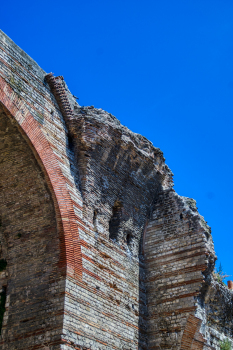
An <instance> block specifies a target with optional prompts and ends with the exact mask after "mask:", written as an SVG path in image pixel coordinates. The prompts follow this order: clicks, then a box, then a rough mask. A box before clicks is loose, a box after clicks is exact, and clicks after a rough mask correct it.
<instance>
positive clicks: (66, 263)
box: [0, 77, 82, 279]
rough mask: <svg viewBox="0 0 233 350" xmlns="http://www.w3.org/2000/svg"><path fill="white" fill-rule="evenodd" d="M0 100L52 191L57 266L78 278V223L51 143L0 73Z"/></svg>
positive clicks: (79, 274) (80, 274)
mask: <svg viewBox="0 0 233 350" xmlns="http://www.w3.org/2000/svg"><path fill="white" fill-rule="evenodd" d="M0 103H1V104H2V106H3V109H4V111H5V112H6V114H7V115H8V116H9V117H10V118H14V120H15V122H16V124H17V126H18V129H19V131H20V132H21V134H22V135H23V136H24V138H26V140H27V142H28V144H29V146H30V147H31V149H32V151H33V153H34V156H35V157H36V159H37V161H38V162H39V164H40V165H41V168H42V170H44V175H45V178H46V180H47V184H48V187H49V188H50V190H51V193H52V197H53V201H54V207H55V211H56V216H57V221H58V226H59V231H60V235H61V237H60V240H61V247H60V261H59V266H60V267H61V268H64V269H65V268H66V274H68V275H70V276H72V277H75V278H78V279H81V277H82V258H81V246H80V242H79V235H78V225H77V223H76V218H75V213H74V208H73V205H72V200H71V197H70V193H69V191H68V189H67V186H66V181H65V178H64V175H63V173H62V171H61V168H60V166H59V163H58V161H57V159H56V157H55V154H54V153H53V150H52V148H51V146H50V143H49V141H48V140H47V139H46V137H45V136H44V134H43V132H42V130H41V128H40V124H39V123H38V122H37V121H36V120H35V119H34V118H33V116H32V115H31V113H30V112H29V110H28V109H27V107H26V105H25V103H24V102H23V101H22V100H21V99H20V98H19V97H18V95H17V94H16V93H15V92H14V91H13V89H12V88H11V87H10V86H9V84H8V83H7V82H6V81H5V80H4V79H3V78H2V77H0Z"/></svg>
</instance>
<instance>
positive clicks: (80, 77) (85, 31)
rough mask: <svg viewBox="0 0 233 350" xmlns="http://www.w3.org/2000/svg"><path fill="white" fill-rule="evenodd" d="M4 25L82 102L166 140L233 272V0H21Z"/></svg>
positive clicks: (180, 183)
mask: <svg viewBox="0 0 233 350" xmlns="http://www.w3.org/2000/svg"><path fill="white" fill-rule="evenodd" d="M1 29H2V30H3V31H4V32H5V33H6V34H7V35H9V36H10V37H11V39H13V40H14V41H15V42H16V43H17V44H18V45H19V46H20V47H21V48H22V49H23V50H25V51H26V52H27V53H28V54H29V55H30V56H31V57H32V58H33V59H35V60H36V61H37V62H38V64H39V65H40V66H41V67H42V68H43V69H44V70H45V71H47V72H51V71H52V72H54V73H55V75H63V76H64V78H65V80H66V82H67V84H68V86H69V88H70V90H71V91H72V93H73V94H74V95H76V96H78V97H79V103H80V104H81V105H94V106H95V107H97V108H103V109H105V110H107V111H108V112H111V113H112V114H113V115H115V116H116V117H117V118H118V119H120V121H121V122H122V124H124V125H126V126H127V127H129V128H130V129H131V130H133V131H135V132H138V133H141V134H142V135H144V136H146V137H147V138H148V139H149V140H151V141H152V142H153V144H154V145H155V146H156V147H159V148H161V150H162V151H163V152H164V155H165V158H166V162H167V164H168V166H169V167H170V168H171V169H172V171H173V173H174V174H175V176H174V181H175V190H176V191H177V192H178V193H179V194H180V195H183V196H187V197H192V198H194V199H196V200H197V206H198V208H199V212H200V213H201V214H202V215H203V216H204V217H205V219H206V220H207V221H208V224H209V225H210V226H211V227H212V233H213V238H214V242H215V250H216V252H217V255H218V258H219V261H220V262H221V263H222V265H223V269H224V271H225V272H227V273H228V274H230V275H233V258H232V255H231V253H232V247H233V234H232V209H233V186H232V174H233V164H232V153H233V138H232V129H233V122H232V117H233V1H232V0H188V1H187V0H145V1H137V0H125V1H122V0H117V1H116V0H110V1H109V0H108V1H107V0H98V1H89V0H82V1H70V0H67V1H60V0H58V1H44V0H41V1H39V2H38V1H23V2H19V1H15V0H13V1H11V2H10V3H9V2H8V3H7V2H6V1H5V2H3V3H2V4H1ZM232 278H233V276H232Z"/></svg>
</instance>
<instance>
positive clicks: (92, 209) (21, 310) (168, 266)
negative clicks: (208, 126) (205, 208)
mask: <svg viewBox="0 0 233 350" xmlns="http://www.w3.org/2000/svg"><path fill="white" fill-rule="evenodd" d="M0 41H1V42H0V44H1V45H0V46H1V48H0V102H1V103H2V105H3V106H4V107H3V108H4V113H5V116H7V118H8V119H6V120H7V121H8V120H9V121H10V123H12V121H13V124H12V125H13V126H12V127H14V128H15V129H14V130H15V131H14V132H12V134H15V135H18V136H17V142H19V143H20V142H21V141H22V142H21V143H20V144H22V145H23V144H24V147H25V154H26V155H27V157H23V156H22V154H19V155H17V156H15V159H17V161H15V162H14V164H15V168H14V169H15V170H14V171H15V176H14V179H20V174H21V173H20V165H19V164H21V165H22V166H23V169H24V170H26V169H27V168H28V167H29V165H28V163H27V162H29V160H30V159H31V161H30V162H31V163H30V166H31V167H32V168H33V169H32V171H24V172H23V173H24V175H25V176H26V175H27V176H28V183H29V186H30V183H31V181H32V180H30V176H31V178H36V179H38V180H37V181H36V182H35V188H37V187H36V186H42V185H43V186H44V187H43V186H42V187H43V190H42V187H41V189H40V190H39V189H38V193H42V192H43V193H44V194H46V195H45V196H44V195H43V194H42V195H41V196H39V198H38V200H37V199H36V198H37V197H36V195H35V197H33V199H32V198H30V200H31V202H30V201H27V198H28V193H30V191H29V190H27V189H28V187H26V186H25V191H26V193H25V194H24V193H23V192H22V193H21V194H20V193H19V195H18V198H21V200H20V201H19V202H16V200H15V199H14V200H13V202H12V203H13V206H15V207H17V205H18V208H19V210H18V211H15V213H16V216H17V215H18V216H17V220H19V218H20V215H21V216H22V215H23V214H24V211H25V212H27V211H26V210H27V209H28V210H29V208H30V203H34V204H35V202H37V201H40V203H41V205H40V210H41V211H38V210H37V206H36V204H35V208H34V206H33V208H32V209H33V210H32V216H31V218H30V217H28V216H27V215H25V225H24V226H25V227H30V230H29V229H28V231H30V232H32V233H33V234H32V237H34V238H33V239H34V243H33V242H32V246H33V244H35V245H37V244H38V245H39V246H40V244H41V245H42V246H43V249H42V248H41V249H40V250H39V252H37V251H36V253H35V254H33V255H30V254H28V256H27V259H28V260H27V264H29V262H30V263H31V262H33V256H37V255H36V254H39V253H40V254H41V259H39V258H38V259H36V262H35V265H33V264H31V266H35V269H33V268H32V267H31V269H29V268H28V270H29V271H30V273H31V274H32V276H34V277H33V278H32V279H27V280H26V282H24V278H23V276H21V275H20V274H19V275H18V274H16V275H15V274H12V272H11V271H13V270H12V267H11V266H18V265H17V264H19V260H20V259H21V255H20V254H22V252H21V250H20V249H19V250H18V249H17V248H16V247H17V246H16V245H17V244H18V242H21V241H20V240H21V237H23V234H22V233H21V234H22V236H20V237H19V236H17V237H16V239H15V232H14V230H13V229H12V225H11V224H9V225H10V226H9V233H8V234H5V236H6V238H7V239H9V240H10V241H12V242H13V246H12V249H10V251H12V252H14V254H13V260H12V258H10V255H9V254H8V253H7V251H8V250H9V248H7V244H6V241H5V243H4V244H2V247H3V248H2V251H1V253H0V254H1V257H2V259H3V260H4V261H5V259H6V260H9V263H8V264H7V267H6V270H4V271H3V272H2V273H1V285H2V286H3V287H4V288H3V294H4V295H5V296H6V298H7V299H6V300H5V306H6V312H5V314H4V325H3V333H2V334H3V336H2V338H1V346H2V348H3V349H11V348H12V343H10V342H11V341H15V343H14V344H16V345H17V347H18V349H43V348H44V346H47V347H48V348H49V349H50V350H51V349H53V350H54V349H66V350H67V349H83V350H84V349H183V350H184V349H185V350H186V349H187V350H188V349H206V350H207V349H212V348H213V347H214V348H216V349H218V348H219V339H223V338H224V337H225V336H227V337H228V338H229V339H231V336H232V327H231V322H232V308H231V303H232V292H231V291H229V290H227V289H226V288H225V287H224V286H222V285H218V284H216V282H215V281H214V280H213V276H212V271H213V268H214V262H215V253H214V250H213V244H212V240H211V234H210V229H209V228H208V227H207V225H206V224H205V221H204V220H203V218H202V217H201V216H200V215H199V214H198V212H197V209H196V207H195V205H194V204H195V203H194V201H193V200H189V199H187V198H184V197H179V196H178V195H177V194H176V193H175V192H174V190H173V189H172V185H173V183H172V173H171V171H170V170H169V168H168V167H167V166H166V165H165V163H164V158H163V154H162V152H161V151H160V150H159V149H157V148H155V147H153V145H152V144H151V143H150V142H149V141H148V140H146V139H145V138H144V137H142V136H141V135H138V134H134V133H132V132H131V131H130V130H128V129H127V128H125V127H124V126H122V125H121V124H120V122H119V121H118V120H117V119H116V118H115V117H114V116H112V115H111V114H110V113H107V112H105V111H103V110H101V109H95V108H94V107H83V108H82V107H80V106H79V105H78V104H77V102H76V101H75V98H74V97H73V96H72V94H71V93H70V91H69V90H68V88H67V86H66V84H65V82H64V79H63V78H62V77H54V76H53V75H52V74H46V73H45V72H44V71H43V70H42V69H41V68H40V67H39V66H38V65H37V64H36V63H35V62H34V61H33V60H32V59H31V58H30V57H28V56H27V55H26V54H25V53H24V52H23V51H22V50H21V49H20V48H18V47H17V46H16V45H15V44H14V43H13V42H12V41H11V40H10V39H9V38H8V37H7V36H6V35H5V34H4V33H2V32H0ZM4 118H5V117H4ZM4 120H5V119H4ZM2 125H3V126H1V135H2V136H1V137H2V138H3V139H8V134H7V133H8V131H7V130H8V129H7V128H5V126H4V125H5V124H4V123H3V124H2ZM9 126H11V124H9ZM16 130H17V131H16ZM22 137H23V138H22ZM20 140H21V141H20ZM23 141H24V143H23ZM25 142H26V143H25ZM8 143H10V145H11V149H12V151H11V152H10V153H11V154H12V155H13V154H15V155H16V153H17V152H16V150H17V149H18V147H16V144H17V143H15V142H11V141H9V142H8ZM4 147H6V146H4ZM20 147H21V146H20ZM20 147H19V149H21V148H20ZM4 152H7V149H5V151H4ZM30 152H31V153H30ZM29 154H30V155H31V156H29ZM33 157H34V158H33ZM4 169H7V168H5V167H4ZM4 171H5V170H4ZM36 174H37V175H36ZM4 176H5V177H6V174H5V175H4ZM24 182H25V181H24ZM4 183H5V184H6V187H5V193H7V195H8V192H9V196H10V194H11V188H12V186H14V181H13V182H7V181H6V182H5V181H4ZM20 183H21V187H20V188H21V190H22V191H23V189H22V183H23V182H22V181H21V182H20ZM38 184H40V185H38ZM35 188H34V190H35ZM46 191H47V192H46ZM36 192H37V191H36ZM44 197H45V198H47V201H44V202H43V201H42V199H41V198H44ZM48 198H49V199H48ZM24 201H25V205H24V204H23V203H24ZM41 201H42V202H41ZM17 203H18V204H17ZM46 206H48V208H50V209H45V208H46ZM0 208H1V210H2V211H4V212H5V209H4V208H5V204H4V205H1V207H0ZM25 208H26V209H25ZM43 208H44V209H43ZM38 212H39V213H40V215H39V216H38ZM42 212H43V213H44V214H43V215H42V214H41V213H42ZM23 217H24V216H23ZM36 217H37V218H38V220H39V221H38V223H39V224H38V225H37V229H38V230H37V231H33V222H36V220H37V219H36ZM12 218H13V217H12ZM48 221H49V222H50V226H49V227H50V228H49V230H51V232H50V234H51V237H53V238H49V235H48V237H47V239H48V242H47V241H46V238H42V239H41V238H40V237H44V236H43V232H45V231H43V229H42V228H43V227H48V226H47V224H46V223H48ZM55 224H56V225H55ZM4 225H6V223H5V224H4ZM18 225H19V226H20V225H21V221H20V220H19V221H18ZM27 225H28V226H27ZM30 225H31V226H30ZM55 226H56V229H55ZM5 227H6V226H4V230H5ZM38 227H39V228H38ZM0 229H1V228H0ZM19 234H20V232H19ZM26 237H29V235H28V236H26ZM56 237H57V238H59V240H57V238H56ZM43 239H45V240H44V241H43ZM23 242H24V249H25V250H30V244H31V242H30V240H29V239H28V240H27V241H26V240H25V241H23ZM36 242H38V243H36ZM42 242H44V244H42ZM51 242H53V243H51ZM50 243H51V245H52V247H53V249H51V245H50ZM46 244H47V245H46ZM46 247H47V248H46ZM7 249H8V250H7ZM34 249H35V248H33V252H34ZM30 253H31V250H30ZM38 256H39V255H38ZM25 259H26V257H25ZM51 259H52V263H51V264H50V265H49V267H48V269H47V268H44V270H46V271H50V273H47V274H46V273H43V274H42V275H43V276H41V275H40V274H36V272H35V271H37V269H39V266H41V265H43V264H44V265H45V266H46V264H47V263H48V264H49V262H50V261H51ZM40 264H41V265H40ZM4 268H5V267H4ZM8 268H9V271H10V274H11V275H10V276H12V278H9V272H8V270H7V269H8ZM41 269H42V271H44V270H43V266H42V267H41ZM25 271H26V270H25V269H23V271H22V274H24V273H25ZM33 271H34V272H35V274H34V275H33V273H34V272H33ZM52 271H53V272H52ZM20 273H21V272H20ZM51 275H53V276H57V277H56V283H58V280H59V281H60V282H59V287H58V285H57V288H56V287H54V288H52V287H51V286H52V281H53V279H51V278H50V276H51ZM17 276H18V277H17ZM17 278H18V279H19V280H17ZM35 278H37V279H38V284H39V283H40V281H44V282H45V283H44V284H43V286H44V287H45V289H43V291H41V292H39V290H38V293H37V294H36V296H37V297H38V298H39V300H40V302H41V303H43V300H45V297H44V295H45V294H46V297H47V296H49V295H51V299H49V300H50V301H51V302H50V303H49V304H46V303H44V304H43V307H45V309H46V310H47V309H48V310H50V311H51V310H52V311H51V312H52V315H53V317H52V316H51V314H49V312H50V311H49V312H48V314H49V315H50V316H51V317H50V316H49V315H48V316H46V317H45V316H44V315H42V314H40V313H37V314H36V319H29V320H27V317H26V316H25V315H26V314H27V313H28V312H27V307H23V306H22V305H23V304H21V303H18V302H14V304H11V300H16V299H17V298H18V297H17V295H15V294H14V292H13V291H12V289H11V288H10V286H14V285H15V284H16V283H18V282H19V286H20V282H21V280H22V291H21V289H19V291H20V298H21V293H22V294H23V295H24V294H25V293H26V291H27V290H29V291H30V290H33V288H34V284H35V282H34V283H33V282H32V281H35ZM64 278H65V279H66V281H65V283H64V282H63V280H64ZM23 283H24V284H23ZM20 288H21V287H20ZM46 288H47V289H46ZM46 290H47V291H48V293H47V292H46ZM10 291H11V292H10ZM3 294H2V295H3ZM12 295H13V297H12ZM27 297H28V299H25V300H24V299H22V301H23V303H25V305H27V303H28V305H29V304H30V303H32V305H34V304H33V298H34V293H29V294H28V296H27ZM59 298H60V299H59ZM3 299H4V298H3ZM3 299H2V298H1V300H3ZM17 300H18V299H17ZM46 300H47V299H46ZM221 303H223V304H224V308H223V309H224V315H222V314H221ZM39 305H40V304H39V303H38V308H39V309H40V310H41V312H42V313H43V310H44V309H43V307H40V306H39ZM11 312H14V313H15V315H18V316H17V317H18V318H17V317H16V318H15V321H14V320H13V318H12V317H9V316H8V315H10V314H11ZM56 317H57V319H56ZM44 319H45V320H46V322H45V323H44ZM21 320H26V321H27V322H29V323H28V325H30V327H28V328H27V322H23V324H24V325H25V327H18V328H17V327H15V330H14V332H13V333H11V334H9V332H8V331H7V330H9V327H11V328H12V327H13V328H12V329H14V326H13V325H14V322H15V323H17V322H18V324H20V321H21ZM37 321H38V322H39V324H40V325H42V326H41V329H40V332H36V328H35V325H36V322H37ZM44 324H46V325H47V327H44V326H43V325H44ZM48 325H50V326H51V327H55V328H56V327H57V328H56V331H55V330H54V329H55V328H54V329H52V328H49V326H48ZM60 325H61V326H62V330H61V327H60ZM33 327H34V328H33ZM59 327H60V328H59ZM29 328H30V329H32V332H31V333H30V336H28V337H27V336H26V334H27V332H28V329H29ZM5 331H6V332H5ZM4 332H5V333H4ZM17 332H18V333H17ZM20 332H21V333H20ZM19 333H20V334H21V336H20V337H18V335H19ZM4 334H5V335H7V337H5V338H4V336H5V335H4ZM12 334H13V335H15V336H13V335H12ZM10 339H11V340H10ZM45 344H46V345H45ZM211 346H212V347H211Z"/></svg>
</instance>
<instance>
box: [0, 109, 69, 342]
mask: <svg viewBox="0 0 233 350" xmlns="http://www.w3.org/2000/svg"><path fill="white" fill-rule="evenodd" d="M0 220H1V226H0V242H1V243H0V260H1V261H2V262H6V263H7V265H6V264H5V265H6V266H4V268H3V269H2V271H1V275H0V289H1V299H2V304H3V299H4V298H5V300H4V303H5V305H3V306H4V308H3V311H4V314H2V315H0V316H2V318H3V320H2V326H1V334H2V338H3V340H5V341H7V346H8V348H9V349H13V348H15V345H14V344H16V342H17V348H18V347H19V346H20V342H21V341H22V342H23V343H22V344H24V346H25V337H26V338H27V339H28V340H27V341H26V342H28V344H30V343H34V344H37V345H40V344H47V343H46V341H47V340H46V339H45V338H44V335H42V336H41V335H40V334H41V333H43V332H44V330H45V329H47V330H54V332H51V333H52V334H53V336H52V338H50V339H49V343H50V344H53V346H55V347H53V349H55V348H56V344H58V343H60V335H59V334H61V329H62V319H63V306H64V305H63V299H64V296H63V293H62V289H63V288H64V285H63V284H64V276H62V274H61V270H60V269H59V267H58V263H59V255H60V246H59V245H60V242H59V233H58V229H57V222H56V215H55V209H54V203H53V200H52V196H51V193H50V190H49V188H48V186H47V183H46V180H45V177H44V174H43V172H42V170H41V168H40V166H39V165H38V162H37V160H36V159H35V156H34V154H33V152H32V150H31V149H30V147H29V145H28V143H27V142H26V140H25V139H24V137H23V136H22V135H21V133H20V131H19V129H18V127H17V125H16V124H15V122H12V120H11V118H9V116H8V115H7V114H6V112H5V110H4V109H3V108H2V106H1V105H0ZM55 302H56V305H55ZM2 313H3V312H2ZM22 334H23V337H22V338H24V339H22V340H20V338H21V336H22ZM31 338H33V339H31ZM8 348H7V349H8Z"/></svg>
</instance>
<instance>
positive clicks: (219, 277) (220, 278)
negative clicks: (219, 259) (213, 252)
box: [214, 263, 230, 283]
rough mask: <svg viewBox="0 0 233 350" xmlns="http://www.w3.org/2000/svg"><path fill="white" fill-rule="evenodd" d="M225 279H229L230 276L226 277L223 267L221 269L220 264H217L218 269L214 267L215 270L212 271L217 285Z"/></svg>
mask: <svg viewBox="0 0 233 350" xmlns="http://www.w3.org/2000/svg"><path fill="white" fill-rule="evenodd" d="M227 277H230V275H227V274H226V273H225V272H223V267H222V264H221V263H220V264H219V267H218V268H217V267H216V266H215V269H214V278H215V279H216V281H217V282H219V283H224V280H225V279H226V278H227Z"/></svg>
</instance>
